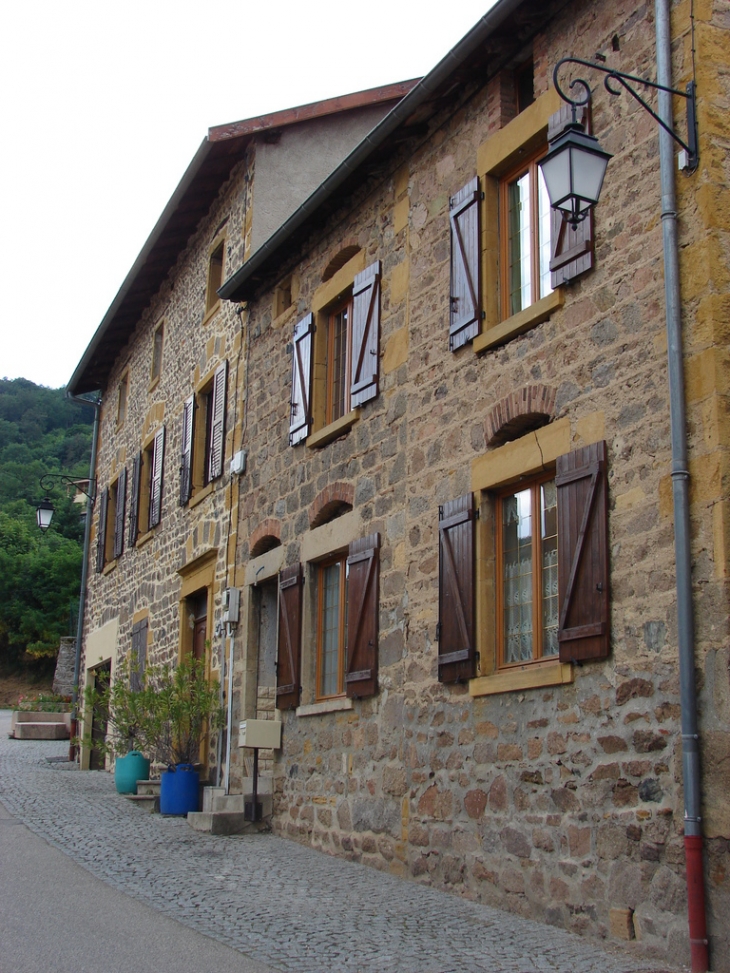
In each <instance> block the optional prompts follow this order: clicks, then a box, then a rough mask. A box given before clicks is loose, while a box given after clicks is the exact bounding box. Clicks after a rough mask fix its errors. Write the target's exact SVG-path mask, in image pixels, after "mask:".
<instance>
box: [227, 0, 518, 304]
mask: <svg viewBox="0 0 730 973" xmlns="http://www.w3.org/2000/svg"><path fill="white" fill-rule="evenodd" d="M523 2H524V0H498V2H497V3H495V5H494V6H493V7H492V8H491V10H489V11H488V12H487V13H486V14H484V16H483V17H482V18H481V19H480V20H478V21H477V23H476V24H475V25H474V26H473V27H472V28H471V30H470V31H469V32H468V34H466V35H465V36H464V37H462V39H461V40H460V41H459V42H458V44H456V45H455V46H454V47H453V48H452V49H451V50H450V51H449V52H448V53H447V54H446V55H445V56H444V57H443V58H442V59H441V60H440V61H439V63H438V64H437V65H436V66H435V67H434V68H433V69H432V70H431V71H429V73H428V74H427V75H425V77H423V78H422V79H421V80H420V81H419V82H418V84H416V85H415V86H414V87H413V88H412V89H411V91H410V92H409V93H408V94H407V95H406V96H405V97H404V98H403V99H402V100H401V101H399V102H398V104H397V105H396V106H395V107H394V108H393V110H392V111H390V112H389V113H388V114H387V115H386V116H385V118H384V119H383V120H382V121H381V122H379V123H378V124H377V125H376V126H375V128H374V129H373V130H372V131H371V132H370V133H369V134H368V135H366V136H365V138H364V139H363V140H362V141H361V142H360V143H359V144H358V145H356V146H355V148H354V149H353V151H352V152H351V153H350V154H349V155H348V156H347V158H346V159H344V160H343V161H342V162H341V163H340V165H339V166H338V167H337V168H336V169H335V170H334V171H333V172H332V173H331V174H330V175H329V176H328V177H327V178H326V179H325V181H324V182H323V183H321V184H320V185H319V186H318V187H317V189H315V191H314V192H313V193H312V194H311V195H310V196H309V197H308V198H307V199H305V201H304V202H303V203H302V205H301V206H300V207H299V209H297V210H296V211H295V212H294V213H292V215H291V216H290V217H289V219H288V220H287V221H286V222H285V223H283V224H282V226H280V227H279V229H278V230H277V231H276V232H275V233H273V234H272V235H271V236H270V237H269V239H268V240H267V241H266V242H265V243H262V244H261V246H260V247H259V248H258V250H256V252H255V253H254V254H253V255H252V256H251V257H250V259H249V260H247V261H246V262H245V263H244V264H243V265H242V266H241V267H239V269H238V270H237V271H236V272H235V273H234V274H232V275H231V276H230V277H229V278H228V280H226V281H224V283H223V285H222V286H221V287H220V288H219V289H218V294H219V295H220V297H222V298H223V299H224V300H228V301H245V300H249V299H250V298H251V297H252V296H253V293H254V291H255V283H254V282H253V281H252V277H253V276H254V274H255V273H256V272H257V271H258V270H260V269H262V268H263V266H264V265H265V264H266V262H267V261H268V260H270V259H272V258H273V256H274V254H275V253H276V251H277V250H278V249H279V247H281V246H282V245H283V244H284V243H286V241H287V240H288V239H289V237H290V236H291V235H292V234H293V233H294V232H295V231H296V230H297V229H299V227H300V226H302V224H304V223H305V222H306V221H307V219H308V218H309V217H310V216H312V215H313V214H314V213H315V212H316V210H317V209H318V208H319V207H320V206H321V205H322V204H323V203H324V202H325V201H326V200H327V199H328V198H329V197H330V196H331V195H332V193H334V192H335V190H336V189H337V188H338V187H339V186H340V185H341V184H342V183H343V182H344V181H345V179H346V178H347V177H348V176H349V175H350V174H351V173H352V172H354V171H355V170H356V169H357V168H358V167H359V166H360V165H361V164H362V163H363V162H364V161H365V160H366V159H367V158H368V156H369V155H370V154H371V152H373V151H374V150H375V149H376V148H378V147H379V146H380V145H381V144H382V143H383V142H384V141H385V140H386V139H387V138H388V136H389V135H391V134H392V133H393V132H394V131H395V130H396V129H397V128H398V127H399V125H401V124H402V123H403V122H404V121H406V119H407V118H408V117H409V116H410V115H412V114H413V112H414V111H415V110H416V109H417V108H418V107H419V106H420V105H421V104H422V103H423V102H424V101H426V100H427V99H428V98H429V97H430V95H431V94H432V92H433V91H435V90H436V88H438V86H439V85H440V84H441V83H442V82H443V81H444V80H445V79H446V78H448V76H449V75H450V74H451V73H452V72H453V71H455V70H456V68H457V67H459V66H460V65H461V64H462V63H463V62H464V61H465V60H466V59H467V58H468V57H469V56H470V55H471V54H472V53H473V52H474V51H475V50H476V48H477V47H478V46H479V45H480V44H481V43H482V42H483V41H484V40H486V38H487V37H488V36H489V35H490V34H491V33H492V31H494V30H495V29H496V28H497V27H499V25H500V24H501V23H502V22H503V21H504V20H506V19H507V17H509V16H510V14H512V13H513V12H514V11H515V10H516V9H517V8H518V7H520V6H521V5H522V3H523ZM247 284H250V286H248V287H247V286H246V285H247Z"/></svg>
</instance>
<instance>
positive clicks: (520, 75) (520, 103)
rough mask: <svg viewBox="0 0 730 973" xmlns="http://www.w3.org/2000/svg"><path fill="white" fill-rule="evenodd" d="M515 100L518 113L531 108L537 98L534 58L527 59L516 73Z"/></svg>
mask: <svg viewBox="0 0 730 973" xmlns="http://www.w3.org/2000/svg"><path fill="white" fill-rule="evenodd" d="M514 86H515V100H516V102H517V114H519V113H520V112H523V111H524V110H525V108H529V107H530V105H531V104H532V103H533V102H534V100H535V69H534V65H533V61H532V58H530V60H529V61H525V62H524V63H523V64H521V65H520V66H519V67H518V68H517V69H516V71H515V74H514Z"/></svg>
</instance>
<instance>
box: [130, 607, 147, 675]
mask: <svg viewBox="0 0 730 973" xmlns="http://www.w3.org/2000/svg"><path fill="white" fill-rule="evenodd" d="M147 626H148V619H146V618H143V619H142V620H141V621H139V622H137V624H136V625H133V626H132V658H131V660H130V661H131V669H130V672H129V688H130V689H131V690H132V692H133V693H138V692H139V691H140V689H141V688H142V682H143V680H144V670H145V665H146V662H147Z"/></svg>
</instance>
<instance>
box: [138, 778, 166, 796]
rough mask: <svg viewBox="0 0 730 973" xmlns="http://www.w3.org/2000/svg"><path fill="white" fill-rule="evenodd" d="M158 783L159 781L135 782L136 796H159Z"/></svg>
mask: <svg viewBox="0 0 730 973" xmlns="http://www.w3.org/2000/svg"><path fill="white" fill-rule="evenodd" d="M160 783H161V781H159V780H138V781H137V796H138V797H145V796H150V795H152V796H153V797H159V796H160Z"/></svg>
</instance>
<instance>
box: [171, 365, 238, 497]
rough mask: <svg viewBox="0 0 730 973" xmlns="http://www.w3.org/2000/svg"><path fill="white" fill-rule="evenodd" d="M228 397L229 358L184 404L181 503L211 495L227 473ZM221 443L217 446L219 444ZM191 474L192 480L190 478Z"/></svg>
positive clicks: (207, 376) (209, 374)
mask: <svg viewBox="0 0 730 973" xmlns="http://www.w3.org/2000/svg"><path fill="white" fill-rule="evenodd" d="M227 397H228V361H227V360H225V361H223V362H221V363H220V365H218V367H217V368H216V369H214V371H212V372H209V373H208V375H206V377H205V378H204V379H203V381H202V382H201V383H200V385H199V386H198V388H197V390H196V391H195V393H194V394H193V395H192V396H190V397H189V398H188V399H186V401H185V403H184V405H183V416H182V423H183V444H182V454H183V455H182V456H181V461H180V462H181V465H180V481H181V482H180V505H181V506H183V507H184V506H187V505H188V504H189V503H193V504H194V503H195V502H196V501H198V500H201V499H202V498H203V497H204V496H207V494H208V492H209V491H210V490H211V489H212V488H213V483H214V482H215V480H217V479H219V478H220V477H221V476H222V475H223V471H224V465H225V464H224V457H225V437H226V410H227ZM216 444H217V446H216ZM187 477H189V482H184V481H186V478H187Z"/></svg>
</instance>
